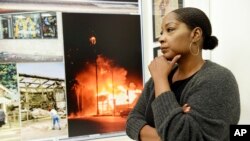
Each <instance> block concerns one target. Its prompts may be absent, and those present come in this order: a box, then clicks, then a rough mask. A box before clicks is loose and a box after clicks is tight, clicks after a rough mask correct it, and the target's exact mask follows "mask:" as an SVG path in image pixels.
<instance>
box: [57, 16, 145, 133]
mask: <svg viewBox="0 0 250 141" xmlns="http://www.w3.org/2000/svg"><path fill="white" fill-rule="evenodd" d="M62 15H63V17H62V19H63V36H64V54H65V73H66V90H67V104H68V105H67V109H68V126H69V136H70V137H73V136H82V135H90V134H102V133H114V132H119V131H124V130H125V122H126V117H127V115H128V113H129V112H130V110H131V109H132V108H133V106H134V105H135V103H136V101H137V100H138V98H139V96H140V94H141V90H142V87H143V73H142V71H143V70H142V48H141V27H140V15H119V14H88V13H85V14H83V13H63V14H62Z"/></svg>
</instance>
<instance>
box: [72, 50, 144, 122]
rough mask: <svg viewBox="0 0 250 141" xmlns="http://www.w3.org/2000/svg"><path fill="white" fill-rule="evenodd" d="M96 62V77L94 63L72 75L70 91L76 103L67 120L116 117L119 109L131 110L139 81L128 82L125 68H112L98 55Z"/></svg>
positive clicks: (108, 62) (110, 62)
mask: <svg viewBox="0 0 250 141" xmlns="http://www.w3.org/2000/svg"><path fill="white" fill-rule="evenodd" d="M96 62H97V76H96V64H95V63H87V64H86V65H87V67H86V69H84V70H82V71H80V72H79V73H78V74H77V75H76V77H75V83H74V85H73V86H72V87H71V91H73V94H75V97H76V100H77V101H76V102H77V103H76V105H77V112H76V113H69V117H68V118H81V117H86V116H93V115H98V116H102V115H113V116H115V115H119V114H120V111H121V110H125V109H129V108H132V107H134V105H135V103H136V101H137V99H138V97H139V95H140V94H141V90H142V85H141V83H139V82H140V80H137V79H136V78H130V80H128V79H127V73H128V72H127V70H126V69H125V68H122V67H119V66H116V65H115V64H114V62H113V61H112V60H110V59H108V58H105V57H104V56H102V55H98V56H97V60H96ZM96 77H98V83H96ZM96 85H97V87H98V89H96ZM97 90H98V92H97ZM97 96H98V98H97ZM97 100H98V102H97ZM97 105H98V106H97ZM97 108H98V111H99V112H97Z"/></svg>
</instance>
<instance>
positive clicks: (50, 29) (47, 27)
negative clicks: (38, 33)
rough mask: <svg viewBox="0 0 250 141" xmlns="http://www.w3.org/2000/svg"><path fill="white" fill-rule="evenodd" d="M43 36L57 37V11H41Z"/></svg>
mask: <svg viewBox="0 0 250 141" xmlns="http://www.w3.org/2000/svg"><path fill="white" fill-rule="evenodd" d="M41 18H42V34H43V38H57V19H56V13H55V12H47V13H41Z"/></svg>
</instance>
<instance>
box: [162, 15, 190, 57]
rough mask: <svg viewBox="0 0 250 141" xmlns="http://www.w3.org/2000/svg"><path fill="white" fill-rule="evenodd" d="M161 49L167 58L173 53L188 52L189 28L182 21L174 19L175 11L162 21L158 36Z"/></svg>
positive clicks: (183, 53) (173, 54)
mask: <svg viewBox="0 0 250 141" xmlns="http://www.w3.org/2000/svg"><path fill="white" fill-rule="evenodd" d="M159 42H160V43H161V51H162V53H163V55H164V57H166V59H168V60H172V59H173V57H174V56H175V55H178V54H181V55H182V56H184V55H186V54H189V53H190V52H189V45H190V42H191V30H190V29H189V28H188V27H187V25H186V24H185V23H183V22H180V21H178V20H177V19H176V15H175V13H169V14H168V15H167V16H165V17H164V19H163V21H162V32H161V36H160V38H159Z"/></svg>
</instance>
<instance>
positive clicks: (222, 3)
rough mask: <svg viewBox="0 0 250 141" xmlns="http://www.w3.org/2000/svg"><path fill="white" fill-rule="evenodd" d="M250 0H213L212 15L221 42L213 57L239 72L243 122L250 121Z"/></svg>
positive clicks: (211, 4) (215, 31) (236, 74)
mask: <svg viewBox="0 0 250 141" xmlns="http://www.w3.org/2000/svg"><path fill="white" fill-rule="evenodd" d="M249 5H250V1H249V0H240V1H239V0H219V1H218V0H211V3H210V16H211V17H210V18H211V22H212V25H213V32H214V34H215V35H216V36H217V37H218V39H219V46H218V48H216V49H215V50H214V51H212V60H213V61H215V62H218V63H219V64H221V65H223V66H226V67H227V68H229V69H230V70H231V71H232V72H233V73H234V75H235V77H236V79H237V81H238V85H239V89H240V98H241V118H240V124H250V103H249V100H250V86H249V85H250V75H249V70H250V63H249V62H248V61H249V54H250V36H249V34H250V27H249V25H250V15H249V13H250V8H249Z"/></svg>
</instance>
